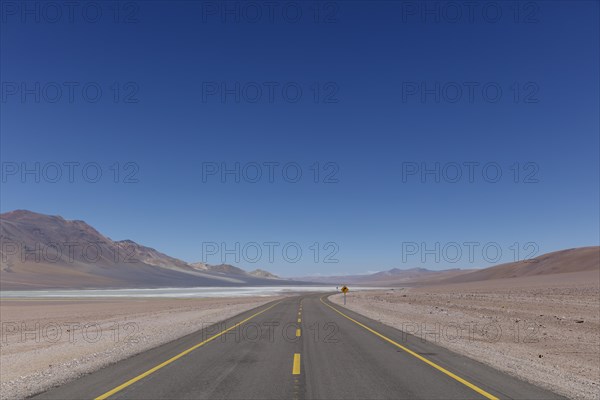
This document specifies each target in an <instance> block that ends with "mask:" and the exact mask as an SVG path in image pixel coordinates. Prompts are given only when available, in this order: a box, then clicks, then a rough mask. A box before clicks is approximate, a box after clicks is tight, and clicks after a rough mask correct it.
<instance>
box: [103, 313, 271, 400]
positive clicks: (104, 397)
mask: <svg viewBox="0 0 600 400" xmlns="http://www.w3.org/2000/svg"><path fill="white" fill-rule="evenodd" d="M279 303H281V302H280V301H278V302H277V303H275V304H273V305H271V306H269V307H267V308H265V309H264V310H262V311H259V312H257V313H256V314H253V315H251V316H249V317H248V318H246V319H245V320H243V321H240V322H238V323H237V324H235V325H233V326H232V327H230V328H227V329H225V330H224V331H221V332H219V333H217V334H215V335H213V336H211V337H209V338H208V339H206V340H205V341H203V342H200V343H198V344H196V345H194V346H192V347H190V348H189V349H187V350H184V351H182V352H181V353H179V354H177V355H176V356H174V357H171V358H169V359H168V360H166V361H164V362H162V363H160V364H158V365H157V366H155V367H154V368H150V369H149V370H148V371H146V372H144V373H142V374H140V375H138V376H136V377H135V378H131V379H130V380H128V381H127V382H125V383H123V384H121V385H119V386H117V387H116V388H114V389H112V390H109V391H108V392H106V393H104V394H102V395H100V396H98V397H96V398H95V399H94V400H104V399H107V398H108V397H110V396H112V395H113V394H115V393H118V392H120V391H121V390H123V389H125V388H126V387H128V386H131V385H133V384H134V383H136V382H137V381H139V380H141V379H144V378H145V377H147V376H148V375H150V374H152V373H154V372H156V371H158V370H159V369H161V368H162V367H164V366H167V365H169V364H171V363H172V362H173V361H176V360H178V359H180V358H181V357H183V356H185V355H187V354H189V353H191V352H192V351H194V350H196V349H197V348H198V347H201V346H204V345H205V344H206V343H208V342H211V341H213V340H214V339H216V338H218V337H220V336H222V335H224V334H225V333H227V332H229V331H230V330H232V329H235V328H237V327H238V326H240V325H242V324H243V323H245V322H248V321H249V320H251V319H252V318H254V317H256V316H257V315H259V314H262V313H264V312H265V311H267V310H270V309H271V308H273V307H275V306H276V305H277V304H279Z"/></svg>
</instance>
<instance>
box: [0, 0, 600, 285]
mask: <svg viewBox="0 0 600 400" xmlns="http://www.w3.org/2000/svg"><path fill="white" fill-rule="evenodd" d="M7 3H10V4H9V5H8V6H7ZM31 3H32V4H36V6H37V7H39V8H38V9H35V8H34V6H32V8H33V11H32V10H29V11H28V10H25V13H23V11H24V10H20V9H14V7H15V5H14V4H15V3H14V2H3V4H2V21H1V24H2V26H1V38H0V45H1V55H0V57H1V60H0V67H1V81H2V84H3V86H2V100H1V101H2V102H1V103H0V106H1V107H2V111H1V121H0V128H1V142H0V143H1V150H0V156H1V159H2V168H3V182H2V190H1V194H0V200H1V207H0V209H1V211H2V212H6V211H10V210H14V209H29V210H32V211H37V212H41V213H47V214H57V215H62V216H64V217H65V218H68V219H83V220H85V221H86V222H88V223H89V224H91V225H92V226H94V227H96V228H97V229H98V230H99V231H101V232H102V233H104V234H106V235H107V236H109V237H111V238H113V239H125V238H129V239H132V240H135V241H137V242H139V243H142V244H145V245H149V246H152V247H155V248H157V249H159V250H161V251H163V252H165V253H167V254H170V255H173V256H175V257H179V258H182V259H184V260H186V261H198V260H201V259H203V258H204V259H205V261H207V262H209V263H218V262H220V261H221V258H222V257H223V256H224V254H223V252H222V251H223V249H222V248H220V249H219V250H218V251H217V254H216V255H212V256H208V255H207V253H206V250H208V248H207V247H206V243H212V242H214V243H219V246H220V244H221V243H226V245H227V246H228V247H229V248H235V247H234V246H235V243H236V242H238V243H240V262H239V263H236V262H235V259H234V256H227V258H226V260H225V261H227V262H229V263H233V264H237V265H240V266H242V267H244V268H248V269H251V268H257V267H261V268H265V269H269V270H272V271H273V272H276V273H278V274H281V275H286V276H298V275H309V274H317V273H320V274H336V273H363V272H366V271H375V270H382V269H388V268H391V267H405V268H406V267H413V266H425V267H428V268H433V269H441V268H447V267H463V268H465V267H467V268H468V267H470V268H473V267H483V266H487V265H490V264H491V263H492V262H494V261H510V260H512V259H514V258H515V253H514V248H512V249H511V246H512V245H513V243H515V242H516V243H518V247H520V248H521V252H520V253H519V255H518V256H517V258H523V257H524V256H526V255H527V254H530V252H532V251H534V252H535V253H536V254H541V253H544V252H548V251H553V250H558V249H563V248H569V247H577V246H585V245H598V243H599V240H600V239H599V218H600V216H599V207H598V205H599V172H598V171H599V131H600V127H599V107H600V104H599V73H598V71H599V70H600V65H599V37H600V33H599V27H598V24H599V20H600V18H599V17H600V15H599V7H598V2H596V1H568V2H567V1H565V2H562V1H541V2H527V3H520V4H519V6H518V7H517V8H516V9H515V8H514V3H513V2H490V3H493V4H495V5H497V6H499V9H500V10H501V11H500V12H501V15H500V16H499V17H496V16H497V14H495V13H496V12H497V11H498V9H492V8H489V9H485V10H483V9H482V8H480V7H477V8H476V9H475V10H468V9H467V8H466V7H467V6H465V3H462V2H457V3H454V4H458V5H459V8H458V9H457V8H454V9H451V8H448V6H447V3H443V2H441V3H440V2H429V3H428V6H427V7H429V8H427V9H424V8H423V7H424V6H423V4H425V3H420V2H396V3H395V2H360V1H348V2H337V3H335V2H332V3H320V5H319V6H318V7H317V9H315V5H314V3H312V2H311V3H310V4H308V3H300V2H299V3H293V2H291V3H292V4H295V5H297V6H298V8H299V9H300V10H301V12H302V14H301V16H300V17H299V18H297V21H296V15H297V14H296V12H297V11H298V10H297V9H293V8H289V9H285V11H284V10H283V7H282V6H281V7H280V6H278V7H277V8H275V10H274V11H273V13H272V14H270V10H269V9H267V6H266V5H265V3H263V2H257V3H254V4H258V7H257V8H255V9H250V8H248V7H246V8H243V9H237V10H236V9H235V6H236V4H238V6H239V4H240V3H236V2H230V3H228V7H229V8H228V9H223V8H222V7H223V5H222V3H215V2H168V3H167V2H160V1H148V2H137V3H136V2H132V3H128V4H126V3H121V5H120V8H119V10H118V11H119V13H118V15H117V16H116V17H115V10H114V9H112V7H113V2H107V3H96V4H102V5H103V10H102V14H101V16H100V17H96V15H97V14H95V12H96V11H97V10H93V9H86V10H85V13H84V12H83V10H82V9H81V8H76V9H75V10H73V14H70V11H69V10H68V9H67V8H65V7H66V6H61V7H62V9H59V10H54V9H47V8H46V9H44V8H43V4H42V3H43V2H31ZM109 3H110V5H109ZM467 3H468V2H467ZM40 4H42V5H40ZM56 4H58V3H56ZM60 4H62V3H60ZM281 4H282V3H280V5H281ZM17 7H19V6H18V5H17ZM215 7H216V8H215ZM436 7H439V8H436ZM470 11H472V13H471V12H470ZM56 12H59V13H60V15H61V17H57V15H58V14H56ZM457 12H458V13H460V15H461V16H460V17H458V21H454V20H453V18H455V16H456V15H458V14H456V13H457ZM236 13H239V14H237V15H236ZM257 13H260V15H259V14H257ZM257 15H259V16H258V17H256V16H257ZM71 17H72V19H71ZM255 17H256V18H257V19H258V21H253V20H252V19H253V18H255ZM36 18H37V19H38V21H39V22H38V21H36ZM54 18H58V21H57V22H52V20H53V19H54ZM115 18H116V20H117V21H118V22H115ZM236 18H239V20H237V21H236ZM94 20H97V21H96V22H94ZM125 20H127V21H125ZM126 22H128V23H126ZM36 82H37V83H39V85H40V86H39V89H38V88H36V86H35V85H36ZM65 82H72V83H65ZM223 83H224V84H225V88H226V91H225V92H222V91H221V89H222V88H223V87H222V85H223ZM236 83H238V84H239V89H236ZM423 85H424V86H423ZM436 85H438V86H436ZM69 87H71V88H73V92H72V94H73V98H72V99H70V98H69V95H70V94H71V93H70V91H69ZM84 87H85V88H86V89H85V93H83V92H84V90H83V88H84ZM98 87H99V88H100V89H101V90H102V95H101V97H100V98H99V99H98V100H97V101H96V102H93V101H92V99H93V98H94V97H95V96H96V89H97V88H98ZM257 87H258V88H259V89H260V90H261V91H262V93H261V95H260V96H258V95H257V93H258V92H257ZM269 88H273V92H272V95H273V98H272V99H271V98H270V97H269V95H270V94H271V92H270V91H269ZM283 88H285V90H283ZM298 88H299V89H300V90H302V94H301V95H300V96H299V97H298V98H297V101H295V102H294V101H293V100H294V97H296V96H297V90H298ZM423 88H425V90H424V91H422V89H423ZM436 88H437V89H436ZM469 88H472V90H473V92H472V97H471V96H470V92H469ZM484 88H485V90H484ZM498 88H499V89H500V90H501V91H502V93H501V95H499V96H497V90H498ZM117 89H118V91H117ZM457 90H461V91H462V94H459V92H457ZM57 93H60V94H62V96H61V97H60V99H57ZM85 95H87V96H88V97H87V98H86V97H85ZM236 95H239V101H236ZM36 96H39V101H38V100H37V99H36ZM285 96H287V97H285ZM115 99H116V100H115ZM315 99H316V100H317V101H315ZM493 100H496V101H493ZM36 162H37V163H40V164H39V165H40V170H41V172H40V182H36V181H35V178H36V177H35V174H26V175H25V176H24V177H23V176H21V173H22V172H23V171H22V169H23V166H25V167H26V168H30V169H35V163H36ZM69 162H78V163H80V165H79V166H74V167H73V168H74V176H73V179H72V180H73V182H69V179H68V176H67V175H68V172H69V167H67V166H66V165H65V164H64V163H69ZM270 162H278V163H280V164H279V165H278V166H275V167H273V168H274V175H273V181H272V182H270V179H269V176H268V172H269V170H268V167H267V166H265V164H264V163H270ZM316 162H318V163H319V164H318V169H319V170H320V174H319V176H318V179H317V180H318V181H319V183H315V182H314V178H315V176H314V168H315V166H314V164H315V163H316ZM469 162H477V163H479V165H476V166H474V167H473V168H474V169H473V171H474V175H473V179H472V182H471V179H469V176H468V172H469V169H468V167H467V166H465V165H464V163H469ZM54 163H57V164H59V165H61V172H62V175H61V177H60V178H58V179H54V177H55V173H56V168H55V166H56V164H54ZM87 163H95V164H91V165H92V167H90V168H92V169H88V171H87V172H88V175H86V176H85V177H84V176H83V175H82V166H83V165H84V164H87ZM115 163H118V165H119V166H118V170H119V171H120V174H119V176H118V177H117V180H118V181H119V183H115V182H114V181H113V180H114V179H115V175H114V174H115V171H114V170H115V167H114V165H115ZM127 163H133V164H127ZM207 163H209V164H207ZM214 163H216V164H214ZM222 163H225V166H227V167H228V168H234V166H235V163H239V165H240V168H241V169H242V171H241V173H242V176H241V178H240V182H239V183H238V182H235V179H234V177H233V175H226V176H225V179H221V177H220V175H219V174H218V173H217V174H216V175H207V173H208V172H210V171H211V170H209V168H212V167H214V166H217V168H218V169H221V167H222ZM253 163H258V164H259V165H261V170H262V173H263V175H262V178H261V179H258V182H256V183H253V182H250V181H251V180H252V178H253V177H254V175H255V171H256V169H255V164H253ZM287 163H295V164H290V165H291V167H290V168H291V169H287V172H288V173H287V175H285V178H286V179H287V180H286V179H284V176H283V173H282V166H283V165H285V164H287ZM328 163H331V164H328ZM436 163H439V164H438V165H439V168H440V172H441V173H442V176H441V177H440V181H439V182H436V181H435V176H434V175H432V174H428V175H425V176H424V177H422V176H421V175H420V173H419V171H417V172H416V173H414V174H408V173H409V172H410V173H413V172H414V168H415V167H416V168H418V169H419V170H421V169H422V167H426V168H430V169H431V168H434V167H435V166H436ZM490 163H491V164H490ZM456 164H458V165H461V171H462V177H461V178H459V179H458V182H455V183H453V182H451V180H453V178H454V176H455V173H456V169H455V166H456ZM486 164H487V165H488V166H489V167H490V168H488V169H486V171H487V172H486V174H485V175H484V174H483V171H482V169H483V166H484V165H486ZM515 164H517V165H518V166H517V169H518V170H519V171H520V174H519V176H518V177H516V178H515ZM94 166H99V167H100V168H101V170H102V177H100V178H99V180H98V182H96V183H93V182H91V181H92V180H93V175H94V174H95V169H94ZM111 166H112V167H111ZM297 166H300V168H301V171H302V177H301V178H300V179H299V181H298V182H296V183H294V182H290V181H291V180H293V178H294V175H295V169H294V167H297ZM498 167H500V170H501V172H502V177H501V178H500V180H499V181H498V182H492V181H493V180H494V175H495V173H496V172H495V171H496V169H497V168H498ZM15 168H17V171H16V172H14V169H15ZM13 172H14V173H13ZM203 172H204V173H205V176H204V177H203ZM244 172H245V173H246V175H243V173H244ZM403 172H404V176H403ZM129 173H131V174H132V175H131V176H130V178H133V181H134V182H130V183H124V182H123V181H124V180H127V179H126V176H127V174H129ZM515 179H516V180H517V181H518V182H515ZM53 180H57V182H52V181H53ZM223 180H224V182H223ZM324 180H327V181H328V182H324ZM136 181H137V182H136ZM252 242H256V243H259V244H260V246H261V250H262V251H263V254H262V257H261V258H260V259H259V260H258V262H255V263H253V262H249V260H254V259H255V256H254V254H255V253H253V251H254V250H252V249H251V248H249V247H248V243H252ZM265 242H278V243H280V245H279V246H277V247H276V248H275V250H274V259H273V260H269V257H268V255H267V254H266V252H267V250H268V249H267V247H265V246H264V245H263V244H264V243H265ZM314 242H317V243H318V247H320V248H321V251H320V253H319V254H318V256H317V262H315V259H314V258H315V252H314V247H313V248H311V244H312V243H314ZM329 242H333V243H335V246H331V245H330V244H328V243H329ZM465 242H478V243H480V245H479V246H476V248H475V250H474V255H475V257H474V259H472V260H471V259H469V257H468V256H467V254H465V252H466V251H467V250H468V249H467V247H465V245H464V243H465ZM490 242H491V243H494V246H496V247H500V248H501V250H502V257H501V258H500V259H499V260H496V259H495V257H494V256H489V257H488V258H487V259H486V257H484V256H483V255H482V247H483V245H484V244H485V243H490ZM529 242H532V243H534V245H533V247H531V246H530V245H528V243H529ZM203 243H205V245H204V250H205V251H204V252H203ZM286 243H297V246H299V247H300V248H301V249H302V251H303V256H302V258H301V259H300V260H299V261H298V262H291V261H290V260H292V259H294V255H293V254H292V253H293V251H292V252H291V253H290V254H292V255H291V256H290V255H289V254H288V258H287V259H286V258H285V257H283V256H282V247H283V245H284V244H286ZM403 243H404V244H403ZM407 243H408V244H407ZM412 243H416V244H418V246H419V248H418V249H417V250H415V248H414V247H411V246H412ZM423 243H425V246H427V247H428V248H433V249H435V246H436V243H439V245H440V251H439V252H438V255H440V259H439V261H436V259H435V257H434V255H427V254H423V253H424V249H423V247H421V246H422V244H423ZM452 243H458V244H459V245H460V247H461V250H462V251H463V254H462V256H460V257H458V259H456V256H455V253H452V251H453V250H452V246H453V245H452ZM244 246H246V250H247V251H248V253H247V254H243V248H244ZM294 246H296V245H294ZM327 246H328V247H327ZM527 246H529V247H527ZM250 247H252V245H250ZM324 247H326V248H325V249H324ZM444 248H446V250H443V249H444ZM213 250H214V249H213ZM444 251H446V253H443V252H444ZM331 252H335V253H336V255H335V256H333V259H337V260H339V261H338V262H334V263H325V262H323V259H324V257H325V256H326V255H327V254H330V253H331ZM492 253H493V252H492ZM490 254H491V253H490ZM422 256H424V257H425V259H424V260H423V259H422V258H423V257H422ZM490 259H492V261H490ZM451 261H456V262H451Z"/></svg>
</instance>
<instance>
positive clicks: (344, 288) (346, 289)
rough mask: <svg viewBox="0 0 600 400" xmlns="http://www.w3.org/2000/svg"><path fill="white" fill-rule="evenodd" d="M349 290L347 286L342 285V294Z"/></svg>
mask: <svg viewBox="0 0 600 400" xmlns="http://www.w3.org/2000/svg"><path fill="white" fill-rule="evenodd" d="M349 290H350V289H348V286H346V285H344V286H342V292H344V294H346V293H347V292H348V291H349Z"/></svg>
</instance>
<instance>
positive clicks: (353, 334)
mask: <svg viewBox="0 0 600 400" xmlns="http://www.w3.org/2000/svg"><path fill="white" fill-rule="evenodd" d="M322 297H323V294H318V295H316V294H315V295H305V296H299V297H293V298H287V299H284V300H282V301H279V302H273V303H270V304H267V305H265V306H262V307H259V308H257V309H255V310H251V311H248V312H245V313H242V314H240V315H238V316H236V317H234V318H231V319H229V320H227V321H224V322H223V323H220V324H216V325H214V326H211V327H209V328H206V329H204V330H202V331H199V332H196V333H193V334H191V335H188V336H185V337H183V338H181V339H178V340H176V341H173V342H171V343H167V344H165V345H163V346H160V347H157V348H155V349H152V350H149V351H146V352H144V353H141V354H139V355H136V356H133V357H131V358H128V359H126V360H123V361H120V362H118V363H116V364H114V365H112V366H109V367H106V368H103V369H101V370H99V371H96V372H94V373H92V374H90V375H86V376H84V377H82V378H79V379H77V380H75V381H72V382H70V383H68V384H65V385H63V386H60V387H57V388H54V389H51V390H49V391H47V392H44V393H41V394H39V395H38V396H36V397H35V398H36V399H61V400H63V399H65V400H66V399H92V398H97V397H100V396H103V395H105V396H106V398H111V399H484V398H486V397H487V398H494V397H497V398H501V399H555V398H561V397H560V396H558V395H556V394H554V393H551V392H548V391H546V390H544V389H541V388H538V387H536V386H534V385H531V384H529V383H526V382H523V381H521V380H518V379H516V378H514V377H511V376H509V375H507V374H505V373H502V372H499V371H497V370H495V369H493V368H491V367H488V366H485V365H484V364H482V363H479V362H477V361H474V360H472V359H470V358H467V357H463V356H460V355H457V354H455V353H453V352H451V351H449V350H446V349H443V348H442V347H439V346H437V345H435V344H434V343H432V342H423V341H422V340H421V339H420V338H417V337H414V336H410V335H406V334H404V333H403V332H401V331H399V330H397V329H394V328H391V327H388V326H385V325H383V324H381V323H378V322H376V321H373V320H371V319H369V318H366V317H363V316H361V315H359V314H356V313H354V312H352V311H349V310H347V309H345V308H344V307H341V306H338V305H333V304H332V303H329V302H328V301H327V300H326V297H327V296H325V297H324V298H323V299H321V298H322ZM331 307H333V308H335V309H337V310H338V311H339V312H341V313H343V314H345V315H346V316H347V317H346V316H344V315H342V314H340V313H339V312H336V311H335V310H334V309H332V308H331ZM257 313H259V314H258V315H256V314H257ZM348 317H349V318H352V319H354V320H355V321H352V320H350V319H349V318H348ZM248 318H249V319H248ZM246 319H247V320H246ZM299 319H300V320H301V322H298V320H299ZM244 320H246V321H245V322H243V323H242V324H239V323H240V322H241V321H244ZM237 324H239V325H237ZM359 324H363V325H364V326H361V325H359ZM236 325H237V326H236ZM365 327H368V328H370V329H372V330H373V331H375V332H377V334H376V333H374V332H372V331H369V330H368V329H366V328H365ZM230 328H231V329H230ZM225 329H230V330H229V331H227V332H226V333H223V334H221V335H220V336H218V337H215V338H213V339H212V340H210V341H209V342H207V343H205V344H203V345H201V346H199V347H196V348H194V349H193V350H191V351H189V352H187V353H186V354H184V355H181V356H179V357H178V358H176V359H173V357H176V356H178V355H180V353H182V352H184V351H186V350H190V348H192V347H194V346H197V345H198V344H199V343H202V342H203V341H205V340H207V339H209V338H211V337H214V336H215V335H218V334H219V333H220V332H222V331H223V330H225ZM297 329H300V331H299V332H298V331H297ZM298 333H300V336H299V337H297V334H298ZM394 343H395V344H394ZM398 345H400V346H403V347H405V348H406V349H408V350H409V351H412V352H414V354H411V353H410V352H407V351H406V350H405V349H402V348H401V347H399V346H398ZM295 354H298V355H299V357H296V359H297V358H299V363H298V364H299V365H296V371H294V358H295V357H294V355H295ZM415 354H416V355H418V356H421V357H424V358H425V359H426V360H427V361H424V360H422V359H419V358H418V357H417V356H415ZM152 369H154V370H152ZM148 371H150V373H148ZM444 371H447V373H446V372H444ZM294 372H296V374H295V373H294ZM142 374H145V375H144V376H140V375H142ZM132 380H134V381H132ZM111 391H113V392H112V393H111V394H110V396H108V395H107V393H109V392H111Z"/></svg>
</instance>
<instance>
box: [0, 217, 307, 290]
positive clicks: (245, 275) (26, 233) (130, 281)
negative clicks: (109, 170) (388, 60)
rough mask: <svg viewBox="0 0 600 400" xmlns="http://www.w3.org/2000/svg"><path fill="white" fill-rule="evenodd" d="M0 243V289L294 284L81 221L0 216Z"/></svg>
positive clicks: (266, 273)
mask: <svg viewBox="0 0 600 400" xmlns="http://www.w3.org/2000/svg"><path fill="white" fill-rule="evenodd" d="M0 244H1V246H0V288H1V289H2V290H19V289H47V288H109V287H110V288H121V287H128V288H133V287H144V288H152V287H191V286H232V285H273V284H274V283H277V284H278V285H285V284H297V282H291V281H286V280H281V279H279V278H278V277H277V276H275V275H273V274H271V273H269V272H266V271H263V270H260V269H259V270H256V271H252V272H246V271H244V270H242V269H240V268H237V267H234V266H232V265H227V264H221V265H208V264H205V263H193V264H189V263H186V262H185V261H182V260H179V259H177V258H174V257H170V256H168V255H166V254H164V253H161V252H160V251H158V250H156V249H153V248H151V247H147V246H143V245H141V244H138V243H136V242H134V241H132V240H118V241H114V240H112V239H110V238H108V237H106V236H104V235H102V234H101V233H100V232H98V231H97V230H96V229H94V228H93V227H91V226H90V225H88V224H87V223H85V222H84V221H78V220H74V221H69V220H65V219H64V218H62V217H60V216H50V215H44V214H38V213H34V212H31V211H26V210H16V211H12V212H8V213H4V214H0Z"/></svg>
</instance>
